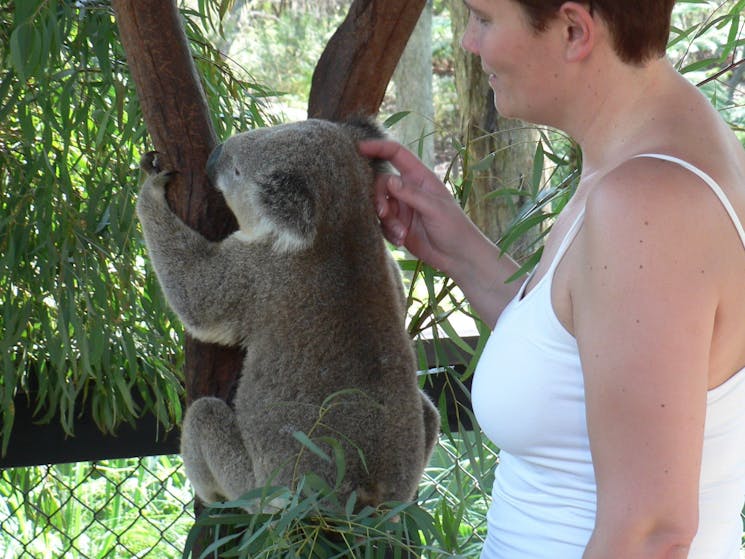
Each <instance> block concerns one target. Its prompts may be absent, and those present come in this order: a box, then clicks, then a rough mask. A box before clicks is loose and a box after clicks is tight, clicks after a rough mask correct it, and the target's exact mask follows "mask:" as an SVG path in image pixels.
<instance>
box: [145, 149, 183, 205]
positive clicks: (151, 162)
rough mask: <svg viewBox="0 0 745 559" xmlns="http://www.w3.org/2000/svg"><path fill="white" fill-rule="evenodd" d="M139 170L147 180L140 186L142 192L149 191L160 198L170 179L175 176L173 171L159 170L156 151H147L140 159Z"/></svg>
mask: <svg viewBox="0 0 745 559" xmlns="http://www.w3.org/2000/svg"><path fill="white" fill-rule="evenodd" d="M140 169H142V171H143V172H144V173H145V174H147V180H146V181H145V184H144V185H143V186H142V189H143V191H145V190H150V191H153V192H156V193H158V194H159V195H160V196H163V195H164V194H165V186H166V184H168V181H169V180H171V177H172V176H173V175H175V174H176V172H175V171H163V170H162V169H161V168H160V162H159V161H158V152H157V151H148V152H147V153H143V154H142V157H140Z"/></svg>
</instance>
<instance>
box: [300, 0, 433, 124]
mask: <svg viewBox="0 0 745 559" xmlns="http://www.w3.org/2000/svg"><path fill="white" fill-rule="evenodd" d="M425 3H426V0H407V1H406V2H401V0H354V2H353V3H352V6H351V7H350V8H349V13H348V14H347V17H346V19H345V20H344V21H343V22H342V24H341V25H340V26H339V29H337V30H336V33H334V35H333V36H332V37H331V39H330V40H329V42H328V44H327V45H326V48H325V50H324V51H323V54H322V55H321V58H320V60H319V61H318V64H317V65H316V69H315V71H314V72H313V81H312V83H311V89H310V95H309V97H310V98H309V101H308V116H309V117H311V118H326V119H329V120H342V119H344V118H345V117H347V116H349V115H352V114H367V115H374V114H377V112H378V109H379V108H380V104H381V103H382V102H383V96H384V95H385V90H386V87H387V86H388V82H389V81H390V79H391V76H392V75H393V71H394V70H395V69H396V65H397V64H398V60H399V58H400V57H401V53H402V52H403V50H404V47H405V46H406V43H407V41H408V40H409V36H410V35H411V32H412V31H413V29H414V27H415V26H416V23H417V21H418V20H419V14H420V13H421V12H422V8H424V4H425Z"/></svg>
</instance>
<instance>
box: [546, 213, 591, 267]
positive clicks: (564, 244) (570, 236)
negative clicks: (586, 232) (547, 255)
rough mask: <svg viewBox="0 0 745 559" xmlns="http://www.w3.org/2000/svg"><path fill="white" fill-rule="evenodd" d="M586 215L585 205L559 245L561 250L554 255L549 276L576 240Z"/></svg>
mask: <svg viewBox="0 0 745 559" xmlns="http://www.w3.org/2000/svg"><path fill="white" fill-rule="evenodd" d="M584 217H585V208H584V207H583V208H582V209H581V210H580V212H579V214H578V215H577V217H576V218H574V223H572V226H571V227H570V228H569V231H567V233H566V235H564V238H563V239H562V240H561V244H560V245H559V250H557V251H556V256H554V260H553V262H551V266H549V268H548V271H547V272H546V275H547V276H552V275H553V273H554V268H556V266H558V265H559V262H561V259H562V258H563V257H564V253H565V252H566V251H567V249H568V248H569V245H570V244H572V241H573V240H574V237H576V236H577V232H578V231H579V229H580V226H581V225H582V218H584Z"/></svg>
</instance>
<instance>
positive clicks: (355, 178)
mask: <svg viewBox="0 0 745 559" xmlns="http://www.w3.org/2000/svg"><path fill="white" fill-rule="evenodd" d="M382 137H384V133H383V132H382V130H381V129H380V128H379V127H378V126H377V125H376V124H375V123H374V122H373V121H372V120H369V119H363V118H360V119H354V120H350V121H348V122H346V123H343V124H337V123H332V122H329V121H323V120H315V119H310V120H306V121H303V122H298V123H293V124H284V125H279V126H274V127H270V128H259V129H256V130H251V131H249V132H243V133H241V134H236V135H235V136H232V137H230V138H228V139H227V140H226V141H225V142H224V143H222V144H220V145H219V146H217V147H216V148H215V149H214V151H213V152H212V154H211V155H210V157H209V161H208V163H207V174H208V175H209V177H210V179H211V180H212V184H213V185H214V186H215V187H216V188H218V189H219V190H220V191H221V192H222V193H223V195H224V196H225V200H226V202H227V203H228V206H230V209H231V210H232V211H233V213H234V214H235V217H236V219H237V220H238V224H239V226H240V229H241V235H243V236H244V238H246V239H247V240H258V239H262V238H268V239H271V240H273V241H274V245H275V247H276V248H277V249H279V250H296V249H302V248H305V247H308V246H309V245H311V244H312V243H313V241H314V239H315V238H316V236H317V234H318V232H319V230H320V229H322V228H324V227H329V226H333V224H334V221H336V220H338V219H340V218H341V216H342V215H343V214H345V213H346V214H348V213H349V212H350V211H351V212H354V210H355V208H357V207H362V206H364V207H370V205H371V204H372V184H373V181H374V174H375V172H377V171H380V170H382V168H383V164H382V163H381V162H371V161H370V160H367V159H364V158H363V157H361V156H360V155H359V153H358V152H357V148H356V144H357V142H358V141H360V140H364V139H372V138H382Z"/></svg>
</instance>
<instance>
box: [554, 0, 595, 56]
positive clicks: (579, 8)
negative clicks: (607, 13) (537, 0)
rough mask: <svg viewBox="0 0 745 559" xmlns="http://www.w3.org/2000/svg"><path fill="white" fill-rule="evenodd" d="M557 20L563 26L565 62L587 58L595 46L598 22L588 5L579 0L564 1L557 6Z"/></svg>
mask: <svg viewBox="0 0 745 559" xmlns="http://www.w3.org/2000/svg"><path fill="white" fill-rule="evenodd" d="M558 20H559V22H560V24H561V25H562V27H563V33H564V37H563V38H564V43H565V51H564V58H565V59H566V61H567V62H580V61H582V60H584V59H585V58H587V57H588V56H589V55H590V53H591V52H592V49H593V48H594V46H595V42H596V40H597V33H598V23H597V20H596V19H595V18H593V15H592V13H590V7H589V5H587V4H584V3H581V2H565V3H564V4H562V6H561V8H559V12H558Z"/></svg>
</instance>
